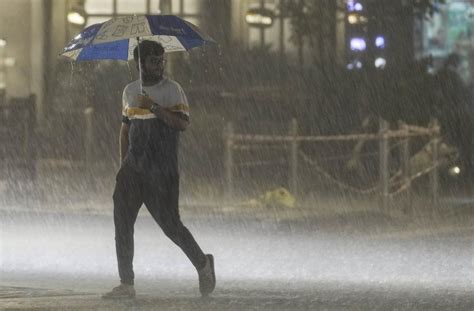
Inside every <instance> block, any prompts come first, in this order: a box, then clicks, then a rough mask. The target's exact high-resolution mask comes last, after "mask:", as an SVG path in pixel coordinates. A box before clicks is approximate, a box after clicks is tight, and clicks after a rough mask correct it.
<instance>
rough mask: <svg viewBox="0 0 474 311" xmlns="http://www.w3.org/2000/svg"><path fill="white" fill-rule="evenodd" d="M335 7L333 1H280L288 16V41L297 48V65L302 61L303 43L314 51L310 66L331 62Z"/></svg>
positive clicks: (334, 41) (333, 44)
mask: <svg viewBox="0 0 474 311" xmlns="http://www.w3.org/2000/svg"><path fill="white" fill-rule="evenodd" d="M336 9H337V2H336V1H334V0H293V1H286V2H285V3H284V5H283V7H282V8H281V10H282V12H285V14H286V15H287V16H288V17H289V18H290V23H291V29H292V31H293V34H292V36H291V40H292V41H293V42H294V43H295V44H296V46H297V47H298V51H299V53H298V54H299V55H298V58H299V60H300V64H303V47H304V46H305V44H306V43H307V44H309V47H310V48H311V50H312V51H314V53H313V54H312V56H313V59H312V60H313V64H314V65H316V66H318V67H319V68H323V67H326V65H327V64H333V63H334V51H335V49H336V32H335V26H336Z"/></svg>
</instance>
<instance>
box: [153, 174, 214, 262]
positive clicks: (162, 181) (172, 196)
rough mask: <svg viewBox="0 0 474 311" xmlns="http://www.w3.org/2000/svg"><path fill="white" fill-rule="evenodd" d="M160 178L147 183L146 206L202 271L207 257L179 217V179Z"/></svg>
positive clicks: (168, 234)
mask: <svg viewBox="0 0 474 311" xmlns="http://www.w3.org/2000/svg"><path fill="white" fill-rule="evenodd" d="M160 177H162V178H157V180H153V181H151V180H150V181H148V182H147V183H146V185H145V193H144V202H145V205H146V207H147V209H148V211H149V212H150V214H151V215H152V217H153V218H154V219H155V221H156V222H157V223H158V225H159V226H160V227H161V229H162V230H163V232H164V233H165V234H166V236H167V237H169V238H170V239H171V240H172V241H173V242H174V243H175V244H176V245H178V246H179V247H180V248H181V249H182V250H183V252H184V253H185V254H186V256H187V257H188V258H189V260H190V261H191V263H192V264H193V265H194V267H196V269H201V268H202V267H204V266H205V264H206V255H205V254H204V253H203V251H202V250H201V248H200V247H199V245H198V243H197V242H196V240H195V239H194V237H193V236H192V234H191V232H189V230H188V228H186V227H185V226H184V225H183V223H182V222H181V218H180V216H179V206H178V201H179V177H178V175H176V176H173V175H171V176H160Z"/></svg>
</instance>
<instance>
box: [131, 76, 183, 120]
mask: <svg viewBox="0 0 474 311" xmlns="http://www.w3.org/2000/svg"><path fill="white" fill-rule="evenodd" d="M143 91H144V92H145V94H146V95H148V96H149V97H150V98H151V99H152V100H153V102H155V103H157V104H158V105H160V106H161V107H163V108H166V109H168V110H169V111H172V112H179V113H182V114H184V115H186V116H188V117H189V104H188V99H187V98H186V94H184V91H183V89H182V88H181V85H179V83H178V82H176V81H174V80H171V79H168V78H166V77H165V78H163V79H162V80H161V81H160V82H158V83H157V84H155V85H152V86H144V87H143ZM139 94H141V90H140V80H136V81H133V82H132V83H129V84H128V85H127V86H126V87H125V89H124V90H123V95H122V115H123V117H124V118H126V119H129V120H133V119H141V120H145V119H153V118H156V116H155V115H154V114H153V113H152V112H151V111H150V110H148V109H142V108H138V103H137V97H138V95H139Z"/></svg>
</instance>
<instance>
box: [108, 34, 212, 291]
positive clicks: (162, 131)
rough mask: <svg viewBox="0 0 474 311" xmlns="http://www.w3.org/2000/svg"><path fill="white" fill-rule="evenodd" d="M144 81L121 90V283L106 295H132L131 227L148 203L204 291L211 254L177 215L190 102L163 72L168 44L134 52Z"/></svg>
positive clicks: (117, 201)
mask: <svg viewBox="0 0 474 311" xmlns="http://www.w3.org/2000/svg"><path fill="white" fill-rule="evenodd" d="M138 53H140V60H141V64H140V66H141V78H142V79H141V81H142V85H141V83H140V80H137V81H134V82H132V83H130V84H128V85H127V86H126V87H125V89H124V91H123V111H122V114H123V119H122V127H121V130H120V161H121V167H120V170H119V172H118V173H117V178H116V185H115V191H114V195H113V200H114V223H115V247H116V251H117V261H118V270H119V276H120V285H119V286H117V287H115V288H113V289H112V291H110V292H108V293H106V294H104V295H103V298H133V297H135V289H134V272H133V252H134V245H133V232H134V224H135V220H136V218H137V215H138V211H139V209H140V207H141V205H142V204H143V203H144V204H145V206H146V208H147V209H148V211H149V212H150V214H151V215H152V217H153V218H154V219H155V221H156V222H157V223H158V225H159V226H160V227H161V229H162V230H163V232H164V233H165V234H166V235H167V236H168V237H169V238H170V239H171V240H172V241H173V242H174V243H175V244H176V245H178V246H179V247H180V248H181V249H182V250H183V252H184V253H185V254H186V256H187V257H188V258H189V260H190V261H191V263H192V264H193V265H194V267H196V269H197V272H198V276H199V289H200V292H201V294H202V295H203V296H206V295H209V294H210V293H211V292H212V291H213V290H214V288H215V285H216V279H215V272H214V259H213V256H212V255H210V254H208V255H205V254H204V253H203V251H202V250H201V248H200V247H199V245H198V244H197V243H196V241H195V240H194V238H193V236H192V234H191V233H190V232H189V230H188V229H187V228H186V227H185V226H184V225H183V223H182V222H181V219H180V216H179V207H178V198H179V173H178V137H179V131H184V130H185V129H186V128H187V126H188V125H189V106H188V102H187V99H186V95H185V94H184V92H183V90H182V88H181V86H180V85H179V84H178V83H177V82H175V81H173V80H171V79H168V78H166V77H164V76H163V72H164V64H165V59H164V49H163V47H162V46H161V45H160V44H159V43H157V42H154V41H148V40H144V41H142V42H141V43H140V49H139V50H138V49H137V48H135V50H134V53H133V56H134V60H135V62H136V63H137V67H138V66H139V65H138V59H139V57H138V56H139V55H138Z"/></svg>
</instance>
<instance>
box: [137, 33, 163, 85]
mask: <svg viewBox="0 0 474 311" xmlns="http://www.w3.org/2000/svg"><path fill="white" fill-rule="evenodd" d="M164 54H165V49H164V48H163V46H162V45H161V44H159V43H158V42H155V41H150V40H143V41H141V42H140V60H141V66H142V79H143V80H144V81H154V80H157V79H161V77H162V76H163V72H164V62H165V61H164ZM133 59H134V60H135V63H136V64H137V67H138V47H135V49H134V50H133Z"/></svg>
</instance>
